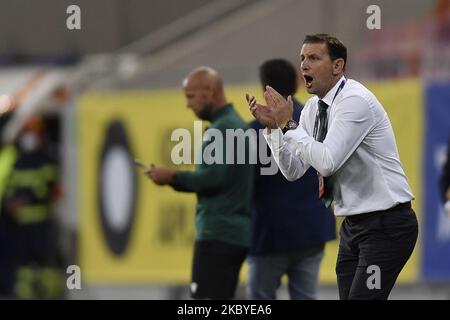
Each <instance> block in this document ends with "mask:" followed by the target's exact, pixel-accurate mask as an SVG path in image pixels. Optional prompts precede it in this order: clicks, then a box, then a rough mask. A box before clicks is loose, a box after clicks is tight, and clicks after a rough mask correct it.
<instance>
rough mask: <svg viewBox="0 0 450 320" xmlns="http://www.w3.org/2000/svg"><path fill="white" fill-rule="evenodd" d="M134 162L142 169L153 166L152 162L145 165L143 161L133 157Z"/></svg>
mask: <svg viewBox="0 0 450 320" xmlns="http://www.w3.org/2000/svg"><path fill="white" fill-rule="evenodd" d="M134 164H135V165H136V166H137V167H139V168H141V169H143V170H148V169H151V168H153V167H154V166H155V165H154V164H153V163H151V164H150V165H149V166H148V165H146V164H145V163H144V162H142V161H141V160H139V159H134Z"/></svg>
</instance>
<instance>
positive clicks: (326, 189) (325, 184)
mask: <svg viewBox="0 0 450 320" xmlns="http://www.w3.org/2000/svg"><path fill="white" fill-rule="evenodd" d="M327 109H328V105H327V104H326V103H325V102H323V101H322V100H319V130H318V133H317V137H316V140H317V141H319V142H323V140H325V137H326V135H327V130H328V128H327V126H328V114H327ZM317 174H318V175H319V195H320V198H321V199H322V202H323V203H324V204H325V206H326V207H327V208H328V207H329V206H330V205H331V203H332V202H333V195H332V189H331V183H330V180H329V179H328V178H325V177H323V176H322V175H321V174H320V173H317ZM321 189H323V191H321Z"/></svg>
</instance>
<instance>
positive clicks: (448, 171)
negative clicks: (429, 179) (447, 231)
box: [439, 138, 450, 218]
mask: <svg viewBox="0 0 450 320" xmlns="http://www.w3.org/2000/svg"><path fill="white" fill-rule="evenodd" d="M439 184H440V189H441V196H442V201H443V202H444V208H445V211H446V212H447V215H448V216H449V218H450V138H449V140H448V143H447V160H446V162H445V164H444V167H443V168H442V175H441V178H440V181H439Z"/></svg>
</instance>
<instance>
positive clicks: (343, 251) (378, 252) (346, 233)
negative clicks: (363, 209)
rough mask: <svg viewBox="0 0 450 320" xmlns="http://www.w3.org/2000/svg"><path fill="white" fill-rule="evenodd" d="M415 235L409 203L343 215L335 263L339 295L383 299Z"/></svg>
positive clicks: (414, 217) (343, 298) (413, 214)
mask: <svg viewBox="0 0 450 320" xmlns="http://www.w3.org/2000/svg"><path fill="white" fill-rule="evenodd" d="M417 234H418V225H417V218H416V215H415V213H414V211H413V210H412V209H411V203H410V202H408V203H405V204H400V205H397V206H396V207H393V208H391V209H388V210H384V211H377V212H371V213H365V214H358V215H355V216H349V217H346V218H345V219H344V221H343V223H342V226H341V231H340V237H341V241H340V244H339V253H338V258H337V263H336V274H337V281H338V287H339V298H340V299H341V300H347V299H383V300H386V299H387V298H388V297H389V293H390V292H391V290H392V287H393V286H394V284H395V281H396V280H397V277H398V275H399V273H400V271H401V270H402V269H403V266H404V265H405V264H406V262H407V261H408V259H409V257H410V256H411V253H412V252H413V249H414V246H415V244H416V240H417Z"/></svg>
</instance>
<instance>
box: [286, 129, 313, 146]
mask: <svg viewBox="0 0 450 320" xmlns="http://www.w3.org/2000/svg"><path fill="white" fill-rule="evenodd" d="M284 136H285V137H286V138H288V139H292V140H293V141H295V142H297V143H301V142H303V143H305V142H309V141H310V140H311V139H312V140H314V139H313V138H312V137H311V136H309V134H308V133H307V132H306V131H305V129H303V128H302V127H300V126H298V127H297V128H296V129H294V130H289V131H288V132H286V134H285V135H284Z"/></svg>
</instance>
